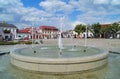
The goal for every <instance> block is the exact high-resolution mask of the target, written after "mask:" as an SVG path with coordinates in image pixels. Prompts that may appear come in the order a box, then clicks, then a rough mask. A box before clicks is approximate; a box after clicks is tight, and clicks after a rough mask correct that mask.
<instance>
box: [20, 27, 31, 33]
mask: <svg viewBox="0 0 120 79" xmlns="http://www.w3.org/2000/svg"><path fill="white" fill-rule="evenodd" d="M31 29H32V28H31V27H30V28H25V29H21V30H18V33H30V32H31Z"/></svg>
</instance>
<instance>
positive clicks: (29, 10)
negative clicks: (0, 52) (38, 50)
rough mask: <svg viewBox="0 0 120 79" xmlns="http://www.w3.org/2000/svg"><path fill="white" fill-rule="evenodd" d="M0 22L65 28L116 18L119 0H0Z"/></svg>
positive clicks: (119, 9)
mask: <svg viewBox="0 0 120 79" xmlns="http://www.w3.org/2000/svg"><path fill="white" fill-rule="evenodd" d="M0 21H6V22H8V23H13V24H15V25H16V26H17V27H18V28H24V27H30V26H34V27H36V26H41V25H50V26H55V27H57V28H60V27H61V23H62V24H63V26H62V27H63V28H64V29H65V30H67V29H68V30H69V29H73V28H74V26H75V25H76V24H93V23H97V22H99V23H101V24H104V23H113V22H118V21H120V0H0Z"/></svg>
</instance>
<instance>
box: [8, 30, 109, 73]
mask: <svg viewBox="0 0 120 79" xmlns="http://www.w3.org/2000/svg"><path fill="white" fill-rule="evenodd" d="M32 48H33V49H34V50H35V53H34V50H33V49H32ZM32 48H31V47H23V48H18V49H15V50H13V51H11V53H10V56H11V63H12V64H13V65H14V66H16V67H18V68H22V69H25V70H30V71H37V72H47V73H71V72H79V71H85V70H91V69H95V68H99V67H101V66H103V65H105V64H106V63H107V57H108V52H107V51H105V50H102V49H99V48H95V47H87V46H86V45H85V46H77V45H76V46H74V48H73V46H67V45H66V46H65V45H64V46H63V45H62V40H61V31H60V33H59V38H58V46H34V47H33V46H32ZM84 50H85V51H84Z"/></svg>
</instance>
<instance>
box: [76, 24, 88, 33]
mask: <svg viewBox="0 0 120 79" xmlns="http://www.w3.org/2000/svg"><path fill="white" fill-rule="evenodd" d="M85 30H86V26H85V25H82V24H78V25H76V27H75V28H74V31H75V32H77V33H78V34H80V33H83V32H85Z"/></svg>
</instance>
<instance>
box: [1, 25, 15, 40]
mask: <svg viewBox="0 0 120 79" xmlns="http://www.w3.org/2000/svg"><path fill="white" fill-rule="evenodd" d="M16 31H17V27H16V26H15V25H13V24H7V23H0V34H1V35H2V38H3V40H14V38H16V34H17V32H16Z"/></svg>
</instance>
